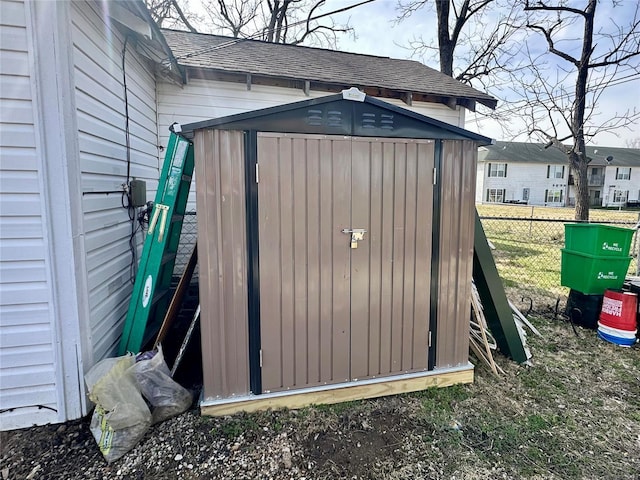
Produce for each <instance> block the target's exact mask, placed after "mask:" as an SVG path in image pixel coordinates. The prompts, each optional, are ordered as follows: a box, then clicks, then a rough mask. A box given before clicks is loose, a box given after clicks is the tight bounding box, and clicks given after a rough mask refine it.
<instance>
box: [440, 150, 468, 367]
mask: <svg viewBox="0 0 640 480" xmlns="http://www.w3.org/2000/svg"><path fill="white" fill-rule="evenodd" d="M476 159H477V146H476V144H475V143H474V142H470V141H460V140H446V141H443V148H442V169H441V173H440V181H441V186H440V188H441V189H442V190H441V191H442V198H441V216H440V218H441V220H440V222H441V230H440V268H439V285H438V319H437V340H436V367H437V368H446V367H452V366H459V365H466V364H467V363H468V361H469V360H468V356H469V335H468V332H469V315H470V311H471V303H470V302H471V273H472V267H473V236H474V216H473V215H474V208H475V203H474V196H475V172H476Z"/></svg>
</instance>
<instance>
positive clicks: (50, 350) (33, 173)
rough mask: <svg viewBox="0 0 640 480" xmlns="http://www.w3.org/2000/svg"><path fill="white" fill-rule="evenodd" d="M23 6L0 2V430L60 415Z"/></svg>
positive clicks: (43, 207) (44, 420)
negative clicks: (0, 367)
mask: <svg viewBox="0 0 640 480" xmlns="http://www.w3.org/2000/svg"><path fill="white" fill-rule="evenodd" d="M25 7H26V6H25V4H24V3H23V2H11V1H6V0H1V1H0V57H1V58H2V62H0V365H1V366H2V369H0V408H1V409H2V410H5V409H12V410H9V411H6V412H3V413H2V415H1V416H0V427H1V429H2V430H6V429H11V428H19V427H22V426H26V425H33V424H44V423H49V422H55V421H57V420H58V418H59V415H58V413H57V412H58V411H59V410H60V406H59V404H58V394H57V389H58V387H59V385H58V384H57V378H58V377H57V376H56V372H55V350H54V326H53V325H54V319H53V313H52V311H53V308H52V293H51V292H52V288H51V277H50V273H49V272H50V270H49V269H50V265H49V264H48V258H49V257H48V246H47V238H46V227H45V224H46V218H45V216H44V212H45V199H44V196H43V194H42V191H41V184H42V181H43V178H42V175H43V172H42V170H41V163H40V161H39V156H40V154H41V152H39V149H38V144H37V142H36V128H35V117H36V112H37V108H36V106H35V103H34V99H33V92H32V84H33V79H32V77H31V71H30V65H31V64H32V55H33V52H30V48H31V43H30V41H29V32H28V30H27V20H26V18H27V17H26V15H27V13H26V10H25ZM39 405H42V406H44V407H45V408H39V407H38V406H39ZM52 409H53V410H52Z"/></svg>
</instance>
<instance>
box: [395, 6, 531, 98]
mask: <svg viewBox="0 0 640 480" xmlns="http://www.w3.org/2000/svg"><path fill="white" fill-rule="evenodd" d="M434 8H435V13H436V21H437V42H436V41H435V40H436V39H435V38H434V37H429V38H427V39H425V38H424V37H418V38H415V39H414V40H412V41H411V42H410V45H409V47H410V48H411V49H412V50H413V51H414V53H416V54H417V55H420V56H425V55H426V54H428V53H435V54H437V57H438V60H439V63H440V71H441V72H442V73H444V74H446V75H449V76H450V77H453V78H455V79H456V80H460V81H461V82H464V83H467V84H473V83H480V84H481V85H482V86H483V87H484V88H485V89H486V88H487V87H488V86H489V85H493V84H494V83H495V82H496V80H497V75H498V72H499V71H501V70H509V69H513V68H516V67H517V66H516V65H514V62H513V60H512V59H513V58H514V57H515V56H516V54H517V49H518V44H517V42H515V41H514V40H515V38H516V36H517V34H518V31H519V30H518V28H519V26H521V25H519V23H518V20H517V19H518V12H519V11H520V9H519V5H518V3H517V2H508V3H507V4H504V5H503V4H502V3H501V2H500V1H498V0H400V1H399V3H398V11H399V17H398V21H400V22H402V21H403V20H405V19H407V18H408V17H410V16H412V15H430V14H432V13H433V9H434Z"/></svg>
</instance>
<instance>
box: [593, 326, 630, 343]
mask: <svg viewBox="0 0 640 480" xmlns="http://www.w3.org/2000/svg"><path fill="white" fill-rule="evenodd" d="M598 336H599V337H600V338H601V339H603V340H606V341H607V342H610V343H615V344H616V345H621V346H623V347H631V346H632V345H633V344H634V343H636V339H635V338H623V337H617V336H615V335H609V334H607V333H604V332H602V331H601V330H600V329H598Z"/></svg>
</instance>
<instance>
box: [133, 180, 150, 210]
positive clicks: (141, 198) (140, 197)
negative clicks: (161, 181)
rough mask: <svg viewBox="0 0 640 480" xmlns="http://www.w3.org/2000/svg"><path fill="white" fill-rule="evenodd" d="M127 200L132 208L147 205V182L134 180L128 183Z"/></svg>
mask: <svg viewBox="0 0 640 480" xmlns="http://www.w3.org/2000/svg"><path fill="white" fill-rule="evenodd" d="M129 198H130V199H131V206H132V207H144V206H145V205H146V203H147V182H145V181H144V180H136V179H135V178H134V179H133V180H131V182H129Z"/></svg>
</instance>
